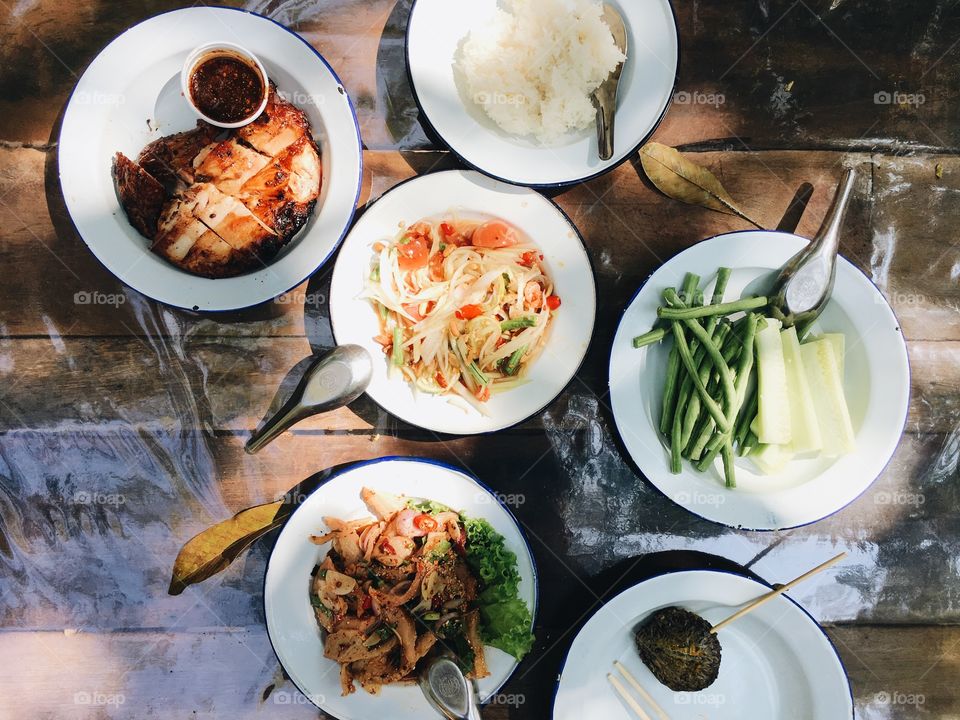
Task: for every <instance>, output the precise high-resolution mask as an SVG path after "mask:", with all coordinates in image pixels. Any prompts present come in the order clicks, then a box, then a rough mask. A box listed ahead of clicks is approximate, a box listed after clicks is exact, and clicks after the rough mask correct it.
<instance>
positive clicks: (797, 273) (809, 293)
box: [768, 168, 856, 331]
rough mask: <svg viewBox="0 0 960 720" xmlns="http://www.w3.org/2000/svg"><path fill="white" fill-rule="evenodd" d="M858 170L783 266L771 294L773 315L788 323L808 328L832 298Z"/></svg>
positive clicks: (849, 174)
mask: <svg viewBox="0 0 960 720" xmlns="http://www.w3.org/2000/svg"><path fill="white" fill-rule="evenodd" d="M855 181H856V173H855V172H854V170H853V168H848V169H847V171H846V172H845V173H844V175H843V179H842V180H841V181H840V185H839V187H838V188H837V192H836V194H835V195H834V197H833V203H832V204H831V205H830V209H829V210H828V211H827V215H826V217H824V219H823V224H822V225H821V226H820V230H818V231H817V235H816V237H814V239H813V240H811V241H810V244H809V245H807V246H806V247H805V248H803V250H801V251H800V252H798V253H797V254H796V255H794V256H793V257H792V258H790V259H789V260H788V261H787V262H786V263H785V264H784V266H783V267H782V268H781V269H780V272H779V274H778V275H777V279H776V280H775V281H774V283H773V288H772V289H771V291H770V293H769V295H768V297H770V298H771V300H770V308H771V312H772V315H773V317H775V318H776V319H777V320H780V321H781V322H782V323H783V325H784V327H790V326H792V325H796V326H797V329H798V330H800V331H802V330H805V329H806V328H807V327H809V326H810V324H811V323H812V322H813V321H814V320H816V319H817V317H819V315H820V313H821V312H823V308H824V307H825V306H826V304H827V302H828V301H829V300H830V294H831V293H832V292H833V284H834V281H835V280H836V275H837V253H838V252H839V250H840V228H841V226H842V225H843V218H844V216H845V215H846V212H847V206H848V205H849V203H850V196H851V194H852V191H853V185H854V182H855Z"/></svg>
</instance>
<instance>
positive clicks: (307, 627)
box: [263, 458, 537, 720]
mask: <svg viewBox="0 0 960 720" xmlns="http://www.w3.org/2000/svg"><path fill="white" fill-rule="evenodd" d="M363 487H369V488H372V489H373V490H378V491H383V492H389V493H394V494H402V495H406V496H407V497H412V498H421V499H425V500H436V501H437V502H440V503H443V504H445V505H447V506H449V507H451V508H454V509H456V510H459V511H461V512H463V513H465V514H466V515H467V516H469V517H475V518H484V519H486V520H487V521H488V522H489V523H490V524H491V525H492V526H493V528H494V529H495V530H496V531H497V532H499V533H500V534H501V535H503V537H504V539H505V543H506V547H507V549H509V550H511V551H512V552H514V553H515V554H516V556H517V569H518V571H519V572H520V599H521V600H523V601H524V602H525V603H526V604H527V606H528V607H529V608H530V611H531V613H532V614H533V615H534V616H536V611H537V573H536V568H535V566H534V564H533V555H532V554H531V553H530V548H529V547H528V545H527V543H526V540H525V539H524V537H523V534H522V532H521V531H520V527H519V526H518V525H517V521H516V519H515V518H514V517H513V515H512V514H511V513H510V511H509V510H507V509H506V508H505V507H504V506H503V505H501V504H500V502H499V501H498V499H497V498H496V497H495V496H494V495H493V494H492V493H491V492H490V491H489V490H488V489H487V488H486V487H484V486H483V485H481V484H480V482H478V481H477V480H475V479H474V478H472V477H470V476H468V475H466V474H464V473H463V472H461V471H459V470H456V469H454V468H452V467H449V466H446V465H443V464H441V463H437V462H433V461H430V460H417V459H411V458H383V459H381V460H374V461H371V462H367V463H361V464H359V465H355V466H353V467H351V468H349V469H348V470H346V471H344V472H342V473H341V474H339V475H336V476H335V477H333V478H331V479H330V480H329V481H327V482H326V483H325V484H323V485H322V486H320V487H319V488H318V489H317V490H316V491H314V492H313V494H311V495H310V497H308V498H307V499H306V500H305V501H304V502H303V503H302V504H301V505H300V507H299V508H297V510H296V512H294V513H293V515H292V516H291V517H290V519H289V520H288V521H287V523H286V525H285V526H284V528H283V531H282V532H281V533H280V537H279V538H277V544H276V546H275V547H274V548H273V553H272V554H271V555H270V560H269V562H268V564H267V574H266V581H265V584H264V598H263V599H264V606H265V610H266V619H267V632H268V633H269V635H270V641H271V642H272V643H273V649H274V650H275V651H276V653H277V657H278V658H279V659H280V662H281V664H282V665H283V668H284V670H286V672H287V674H288V675H289V676H290V679H291V680H293V682H294V683H295V684H296V686H297V687H298V688H299V689H300V691H301V692H302V693H303V694H304V695H305V696H306V697H307V698H309V699H310V700H311V701H312V702H313V703H314V704H316V705H317V706H318V707H320V708H321V709H322V710H324V711H325V712H327V713H329V714H331V715H333V716H334V717H336V718H339V720H369V718H378V717H382V718H386V717H389V718H390V719H391V720H423V718H425V717H431V716H432V715H433V714H434V711H433V710H432V709H431V708H430V706H429V705H428V704H427V701H426V699H425V698H424V697H423V694H422V693H421V691H420V688H418V687H417V686H415V685H387V686H385V687H384V688H383V690H382V691H381V694H380V696H374V695H370V694H368V693H367V692H365V691H364V690H363V689H362V688H359V687H358V688H357V691H356V692H355V693H354V694H353V695H350V696H348V697H342V696H341V695H340V666H339V665H338V664H337V663H336V662H334V661H333V660H327V659H326V658H324V657H323V638H322V636H321V631H320V628H319V626H318V625H317V621H316V618H315V617H314V613H313V608H312V607H311V605H310V599H309V595H308V590H309V586H310V572H311V571H312V570H313V567H314V565H316V564H317V563H318V562H320V561H321V560H322V559H323V558H324V557H325V556H326V554H327V552H328V550H329V549H330V546H329V545H323V546H320V547H318V546H316V545H314V544H313V543H312V542H311V541H310V535H311V534H317V533H320V532H322V531H324V530H325V529H326V526H325V525H324V523H323V519H322V518H323V516H325V515H332V516H333V517H338V518H344V519H348V520H349V519H355V518H362V517H368V516H369V515H370V512H369V511H368V510H367V508H366V506H365V505H364V504H363V501H362V500H361V499H360V489H361V488H363ZM485 654H486V657H487V662H488V664H489V666H490V675H489V676H488V677H486V678H483V679H482V680H480V681H479V689H480V696H481V699H483V700H486V699H488V698H489V697H491V696H492V695H494V694H496V692H497V691H498V690H499V689H500V687H501V686H502V685H503V684H504V683H505V682H506V681H507V679H508V678H509V677H510V675H511V674H512V673H513V671H514V669H515V668H516V666H517V662H516V661H515V660H514V658H512V657H511V656H510V655H508V654H506V653H504V652H502V651H500V650H497V649H496V648H492V647H487V648H485Z"/></svg>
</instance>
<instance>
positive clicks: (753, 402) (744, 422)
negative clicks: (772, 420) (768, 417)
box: [734, 383, 759, 446]
mask: <svg viewBox="0 0 960 720" xmlns="http://www.w3.org/2000/svg"><path fill="white" fill-rule="evenodd" d="M758 405H759V395H758V394H757V384H756V383H754V384H753V387H752V388H751V389H750V394H749V395H747V399H746V400H745V401H744V403H743V407H742V408H740V415H739V416H738V418H737V428H736V431H735V433H734V441H735V442H736V444H737V445H738V446H740V445H743V441H744V440H746V439H747V433H749V432H750V423H752V422H753V418H754V417H756V415H757V409H758Z"/></svg>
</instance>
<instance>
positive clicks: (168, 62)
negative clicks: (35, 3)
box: [59, 7, 361, 310]
mask: <svg viewBox="0 0 960 720" xmlns="http://www.w3.org/2000/svg"><path fill="white" fill-rule="evenodd" d="M214 41H218V42H219V41H225V42H233V43H236V44H238V45H241V46H243V47H245V48H247V49H248V50H250V51H252V52H253V53H254V54H256V55H257V56H258V57H259V58H260V60H261V61H262V62H263V64H264V66H265V67H266V70H267V75H268V76H269V77H270V79H271V80H273V81H274V82H275V83H276V84H277V87H278V89H279V90H280V91H281V92H282V93H284V96H285V97H287V98H288V99H290V101H291V102H293V103H294V104H295V105H297V106H299V107H300V108H301V109H303V110H304V112H306V113H307V116H308V117H309V118H310V124H311V126H312V128H313V136H314V139H315V140H316V141H317V144H318V145H319V147H320V152H321V156H322V157H321V160H322V165H323V185H322V187H321V191H320V198H319V200H318V201H317V206H316V209H315V210H314V213H313V216H312V217H311V218H310V220H309V221H308V222H307V224H306V226H305V227H304V228H303V229H302V230H301V231H300V233H298V235H297V236H296V237H295V238H294V239H293V240H292V241H291V242H290V243H289V245H287V247H286V248H284V250H283V251H282V252H281V254H280V256H279V257H278V258H277V259H276V260H275V261H274V262H272V263H271V264H270V265H269V266H268V267H266V268H264V269H262V270H259V271H257V272H252V273H248V274H246V275H242V276H239V277H234V278H222V279H216V280H212V279H209V278H202V277H197V276H195V275H191V274H189V273H187V272H184V271H183V270H180V269H179V268H177V267H175V266H174V265H171V264H170V263H168V262H167V261H166V260H164V259H163V258H161V257H159V256H157V255H155V254H154V253H152V252H150V250H149V241H148V240H147V239H146V238H144V237H142V236H141V235H140V234H139V233H138V232H137V231H136V230H134V229H133V228H132V227H131V226H130V223H129V222H127V217H126V215H125V214H124V212H123V210H122V208H121V207H120V203H119V201H118V200H117V196H116V192H115V191H114V187H113V179H112V177H111V163H112V161H113V156H114V154H115V153H116V152H118V151H119V152H122V153H124V154H125V155H127V156H128V157H133V158H135V157H136V156H137V154H138V153H139V152H140V150H142V149H143V147H144V146H145V145H146V144H147V143H149V142H151V141H153V140H156V139H157V138H159V137H161V136H163V135H169V134H171V133H175V132H181V131H183V130H188V129H190V128H192V127H194V126H195V124H196V116H194V115H193V114H192V113H191V111H190V109H189V107H188V105H187V102H186V100H185V99H184V98H183V96H182V94H181V89H180V69H181V66H182V64H183V62H184V60H185V58H186V57H187V55H188V54H189V53H190V51H191V50H193V49H194V48H195V47H197V46H199V45H202V44H204V43H209V42H214ZM59 148H60V149H59V163H60V183H61V187H62V189H63V195H64V199H65V201H66V205H67V209H68V210H69V212H70V217H71V218H72V220H73V223H74V225H76V227H77V230H78V231H79V233H80V235H81V236H82V237H83V239H84V241H85V242H86V243H87V245H88V246H89V247H90V249H91V250H92V251H93V254H94V255H96V256H97V259H98V260H100V262H101V263H103V264H104V265H105V266H106V268H107V269H108V270H109V271H110V272H112V273H113V274H114V275H116V276H117V278H119V279H120V280H121V281H122V282H124V283H126V284H127V285H129V286H130V287H132V288H133V289H134V290H137V291H139V292H141V293H143V294H144V295H147V296H149V297H151V298H153V299H155V300H159V301H160V302H164V303H167V304H169V305H175V306H178V307H185V308H192V309H194V310H233V309H237V308H242V307H248V306H250V305H256V304H257V303H261V302H265V301H267V300H270V299H272V298H274V297H276V296H277V295H280V294H282V293H284V292H286V291H287V290H289V289H291V288H292V287H294V286H296V285H298V284H299V283H301V282H303V280H305V279H306V278H307V277H309V276H310V275H311V274H312V273H313V272H315V271H316V270H317V268H319V267H320V266H321V265H322V264H323V263H324V262H325V261H326V260H327V258H329V257H330V255H331V254H332V253H333V251H334V250H335V249H336V247H337V245H338V243H339V242H340V240H341V238H342V237H343V235H344V234H345V233H346V230H347V228H348V226H349V225H350V221H351V220H352V218H353V213H354V210H355V208H356V201H357V197H358V195H359V191H360V179H361V151H360V133H359V130H358V127H357V121H356V116H355V115H354V112H353V107H352V106H351V104H350V100H349V98H348V97H347V95H346V93H345V91H344V89H343V86H342V85H341V84H340V80H339V79H338V78H337V76H336V74H335V73H334V72H333V70H332V69H331V68H330V66H329V65H327V63H326V61H325V60H324V59H323V58H322V57H321V56H320V55H319V54H318V53H317V52H316V51H315V50H314V49H313V48H312V47H311V46H310V45H309V44H308V43H307V42H306V41H305V40H304V39H303V38H301V37H300V36H299V35H297V34H295V33H293V32H291V31H289V30H287V29H286V28H284V27H283V26H282V25H279V24H277V23H275V22H273V21H272V20H268V19H267V18H264V17H261V16H259V15H255V14H252V13H247V12H242V11H236V10H233V9H230V8H210V7H194V8H186V9H183V10H176V11H173V12H168V13H165V14H163V15H158V16H156V17H153V18H151V19H149V20H146V21H144V22H142V23H140V24H139V25H135V26H134V27H132V28H130V29H129V30H127V31H126V32H125V33H123V34H122V35H120V36H119V37H118V38H116V39H115V40H114V41H113V42H111V43H110V44H109V45H108V46H107V47H106V48H105V49H104V50H103V51H102V52H101V53H100V54H99V55H98V56H97V57H96V59H94V61H93V62H92V63H91V64H90V66H89V67H88V68H87V70H86V72H84V74H83V77H81V78H80V82H79V83H77V87H76V89H75V90H74V92H73V96H72V97H71V98H70V102H69V104H68V105H67V110H66V113H65V114H64V118H63V129H62V131H61V133H60V146H59Z"/></svg>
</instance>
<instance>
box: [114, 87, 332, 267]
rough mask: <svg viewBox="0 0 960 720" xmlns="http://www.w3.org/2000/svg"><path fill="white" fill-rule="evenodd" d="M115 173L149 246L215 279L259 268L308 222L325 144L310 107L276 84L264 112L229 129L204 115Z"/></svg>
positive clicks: (118, 163) (119, 161) (122, 162)
mask: <svg viewBox="0 0 960 720" xmlns="http://www.w3.org/2000/svg"><path fill="white" fill-rule="evenodd" d="M138 162H139V164H138V163H135V162H133V161H132V160H130V159H129V158H128V157H126V156H124V155H122V154H121V153H118V154H117V156H116V158H115V160H114V168H113V171H114V180H115V185H116V189H117V194H118V196H119V197H120V203H121V205H122V206H123V208H124V210H125V211H126V213H127V216H128V217H129V219H130V223H131V224H132V225H133V227H135V228H136V229H137V230H138V231H139V232H140V233H141V234H143V235H144V236H145V237H147V238H149V239H150V240H152V241H153V243H152V245H151V250H153V251H154V252H156V253H157V254H158V255H161V256H163V257H164V258H166V259H167V260H169V261H170V262H171V263H173V264H175V265H177V266H178V267H180V268H182V269H184V270H186V271H187V272H191V273H195V274H197V275H202V276H205V277H211V278H220V277H231V276H233V275H239V274H241V273H244V272H249V271H251V270H259V269H260V268H262V267H263V266H264V265H265V264H266V263H268V262H270V261H271V260H272V259H273V258H274V257H275V256H276V254H277V252H278V251H279V250H280V248H281V247H283V245H284V244H285V243H287V242H289V241H290V239H291V238H292V237H293V236H294V235H295V234H296V233H297V231H298V230H299V229H300V228H301V227H303V225H304V223H306V221H307V219H308V218H309V217H310V213H311V212H313V209H314V206H315V205H316V201H317V198H318V197H319V195H320V186H321V180H322V170H321V165H320V156H319V151H318V150H317V147H316V145H315V144H314V142H313V139H312V138H311V137H310V125H309V122H308V121H307V117H306V115H305V114H304V113H303V111H301V110H299V109H298V108H296V107H294V106H293V105H291V104H290V103H288V102H287V101H286V100H284V99H283V98H282V97H281V96H280V94H279V93H278V92H277V89H276V87H274V86H272V85H271V89H270V98H269V101H268V103H267V107H266V110H264V112H263V114H261V116H260V117H259V118H258V119H257V120H255V121H254V122H253V123H250V124H249V125H247V126H245V127H242V128H239V129H237V130H231V131H229V133H226V132H224V131H222V130H219V129H217V128H214V127H212V126H210V125H207V124H206V123H203V122H199V123H198V124H197V127H196V128H194V129H193V130H189V131H187V132H183V133H179V134H177V135H171V136H170V137H165V138H160V139H159V140H155V141H154V142H152V143H150V144H149V145H147V147H145V148H144V149H143V151H142V152H141V153H140V155H139V158H138Z"/></svg>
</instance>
